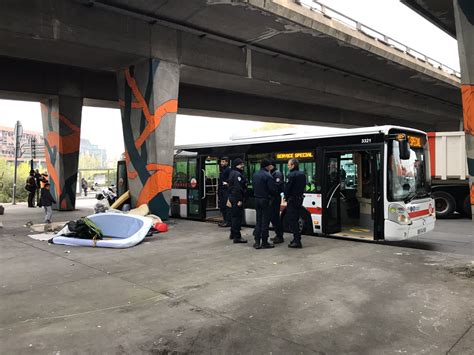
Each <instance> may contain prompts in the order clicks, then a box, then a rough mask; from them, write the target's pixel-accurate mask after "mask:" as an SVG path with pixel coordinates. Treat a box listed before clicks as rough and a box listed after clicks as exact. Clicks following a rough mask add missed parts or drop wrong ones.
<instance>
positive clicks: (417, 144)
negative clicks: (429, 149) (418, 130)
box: [407, 135, 423, 148]
mask: <svg viewBox="0 0 474 355" xmlns="http://www.w3.org/2000/svg"><path fill="white" fill-rule="evenodd" d="M407 138H408V143H409V144H410V147H412V148H422V147H423V142H422V139H421V137H420V136H410V135H409V136H407Z"/></svg>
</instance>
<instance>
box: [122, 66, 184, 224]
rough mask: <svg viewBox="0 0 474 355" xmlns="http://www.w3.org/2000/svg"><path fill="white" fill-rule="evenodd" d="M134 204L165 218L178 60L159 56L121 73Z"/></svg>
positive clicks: (170, 168)
mask: <svg viewBox="0 0 474 355" xmlns="http://www.w3.org/2000/svg"><path fill="white" fill-rule="evenodd" d="M117 87H118V97H119V104H120V109H121V112H122V126H123V135H124V142H125V150H126V152H125V158H126V162H127V171H128V182H129V188H130V193H131V197H132V206H140V205H142V204H148V207H149V208H150V211H151V212H152V213H153V214H155V215H158V216H159V217H161V218H162V219H167V218H168V214H169V201H170V198H171V185H172V175H173V149H174V136H175V123H176V113H177V111H178V88H179V66H178V64H177V63H174V62H171V61H165V60H159V59H156V58H152V59H148V60H144V61H141V62H139V63H137V64H135V65H131V66H129V67H127V68H125V69H123V70H120V71H118V73H117Z"/></svg>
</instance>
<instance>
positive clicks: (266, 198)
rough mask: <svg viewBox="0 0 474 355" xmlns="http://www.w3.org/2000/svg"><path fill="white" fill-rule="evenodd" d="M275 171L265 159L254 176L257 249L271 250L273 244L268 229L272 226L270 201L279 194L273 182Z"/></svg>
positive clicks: (254, 232) (254, 233)
mask: <svg viewBox="0 0 474 355" xmlns="http://www.w3.org/2000/svg"><path fill="white" fill-rule="evenodd" d="M272 169H273V165H272V162H271V161H270V160H268V159H263V160H262V161H261V163H260V170H259V171H257V172H256V173H255V174H253V178H252V186H253V194H254V197H255V211H256V213H257V223H256V224H255V229H254V231H253V235H254V237H255V243H254V245H253V247H254V248H255V249H270V248H273V244H270V243H268V227H269V225H270V199H272V198H274V197H275V196H276V195H277V194H278V191H277V185H276V183H275V180H273V177H272V175H271V174H270V171H271V170H272Z"/></svg>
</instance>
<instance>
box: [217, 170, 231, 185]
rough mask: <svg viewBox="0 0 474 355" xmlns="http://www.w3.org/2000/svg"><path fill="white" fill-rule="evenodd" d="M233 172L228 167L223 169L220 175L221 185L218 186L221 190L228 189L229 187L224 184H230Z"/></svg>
mask: <svg viewBox="0 0 474 355" xmlns="http://www.w3.org/2000/svg"><path fill="white" fill-rule="evenodd" d="M231 171H232V169H231V168H230V167H228V166H226V167H225V168H224V169H221V171H220V173H219V184H218V188H219V189H227V187H228V186H227V185H224V182H227V183H228V182H229V181H228V180H229V175H230V172H231Z"/></svg>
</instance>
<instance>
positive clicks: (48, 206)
mask: <svg viewBox="0 0 474 355" xmlns="http://www.w3.org/2000/svg"><path fill="white" fill-rule="evenodd" d="M49 187H50V184H49V182H46V183H45V184H44V187H43V188H42V189H41V198H40V207H43V208H44V214H45V216H44V223H48V224H49V223H51V218H52V217H53V207H52V206H53V203H56V200H55V199H54V197H53V195H51V192H50V190H49Z"/></svg>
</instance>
